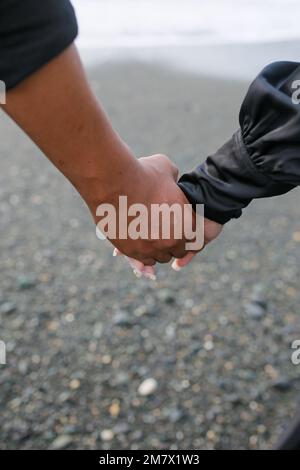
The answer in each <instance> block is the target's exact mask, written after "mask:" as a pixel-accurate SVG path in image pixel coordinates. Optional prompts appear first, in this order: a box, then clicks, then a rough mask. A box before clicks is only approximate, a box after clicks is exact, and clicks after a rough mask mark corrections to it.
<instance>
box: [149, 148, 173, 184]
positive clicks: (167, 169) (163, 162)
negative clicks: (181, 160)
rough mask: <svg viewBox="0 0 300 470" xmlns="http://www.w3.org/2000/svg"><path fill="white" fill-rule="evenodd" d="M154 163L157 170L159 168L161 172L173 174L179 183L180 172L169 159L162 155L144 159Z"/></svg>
mask: <svg viewBox="0 0 300 470" xmlns="http://www.w3.org/2000/svg"><path fill="white" fill-rule="evenodd" d="M143 158H145V159H146V160H148V161H149V163H152V164H153V165H154V166H155V167H156V168H158V169H159V170H160V171H161V172H163V173H165V174H166V175H167V174H171V176H172V177H173V179H174V181H176V182H177V180H178V176H179V170H178V168H177V166H176V165H175V163H174V162H172V160H170V158H169V157H167V156H166V155H162V154H157V155H151V156H150V157H143Z"/></svg>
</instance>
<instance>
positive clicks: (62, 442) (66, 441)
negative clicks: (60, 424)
mask: <svg viewBox="0 0 300 470" xmlns="http://www.w3.org/2000/svg"><path fill="white" fill-rule="evenodd" d="M71 442H72V438H71V436H68V435H67V434H64V435H62V436H58V437H57V438H56V439H54V441H53V442H52V444H51V449H53V450H60V449H65V448H66V447H68V446H69V445H70V444H71Z"/></svg>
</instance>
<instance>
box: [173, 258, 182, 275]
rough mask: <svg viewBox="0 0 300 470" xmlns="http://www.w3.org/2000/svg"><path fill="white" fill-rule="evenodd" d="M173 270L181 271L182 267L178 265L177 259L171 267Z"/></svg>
mask: <svg viewBox="0 0 300 470" xmlns="http://www.w3.org/2000/svg"><path fill="white" fill-rule="evenodd" d="M171 268H172V269H174V271H177V272H178V271H181V269H182V266H179V265H178V263H177V260H176V259H175V260H174V261H173V263H172V265H171Z"/></svg>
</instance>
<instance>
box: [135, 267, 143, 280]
mask: <svg viewBox="0 0 300 470" xmlns="http://www.w3.org/2000/svg"><path fill="white" fill-rule="evenodd" d="M133 273H134V275H135V277H137V278H138V279H141V277H142V273H141V272H140V271H138V270H137V269H134V270H133Z"/></svg>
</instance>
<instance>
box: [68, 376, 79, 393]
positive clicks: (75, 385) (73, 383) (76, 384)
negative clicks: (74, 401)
mask: <svg viewBox="0 0 300 470" xmlns="http://www.w3.org/2000/svg"><path fill="white" fill-rule="evenodd" d="M80 385H81V384H80V380H78V379H73V380H71V382H70V383H69V387H70V389H71V390H78V388H80Z"/></svg>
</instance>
